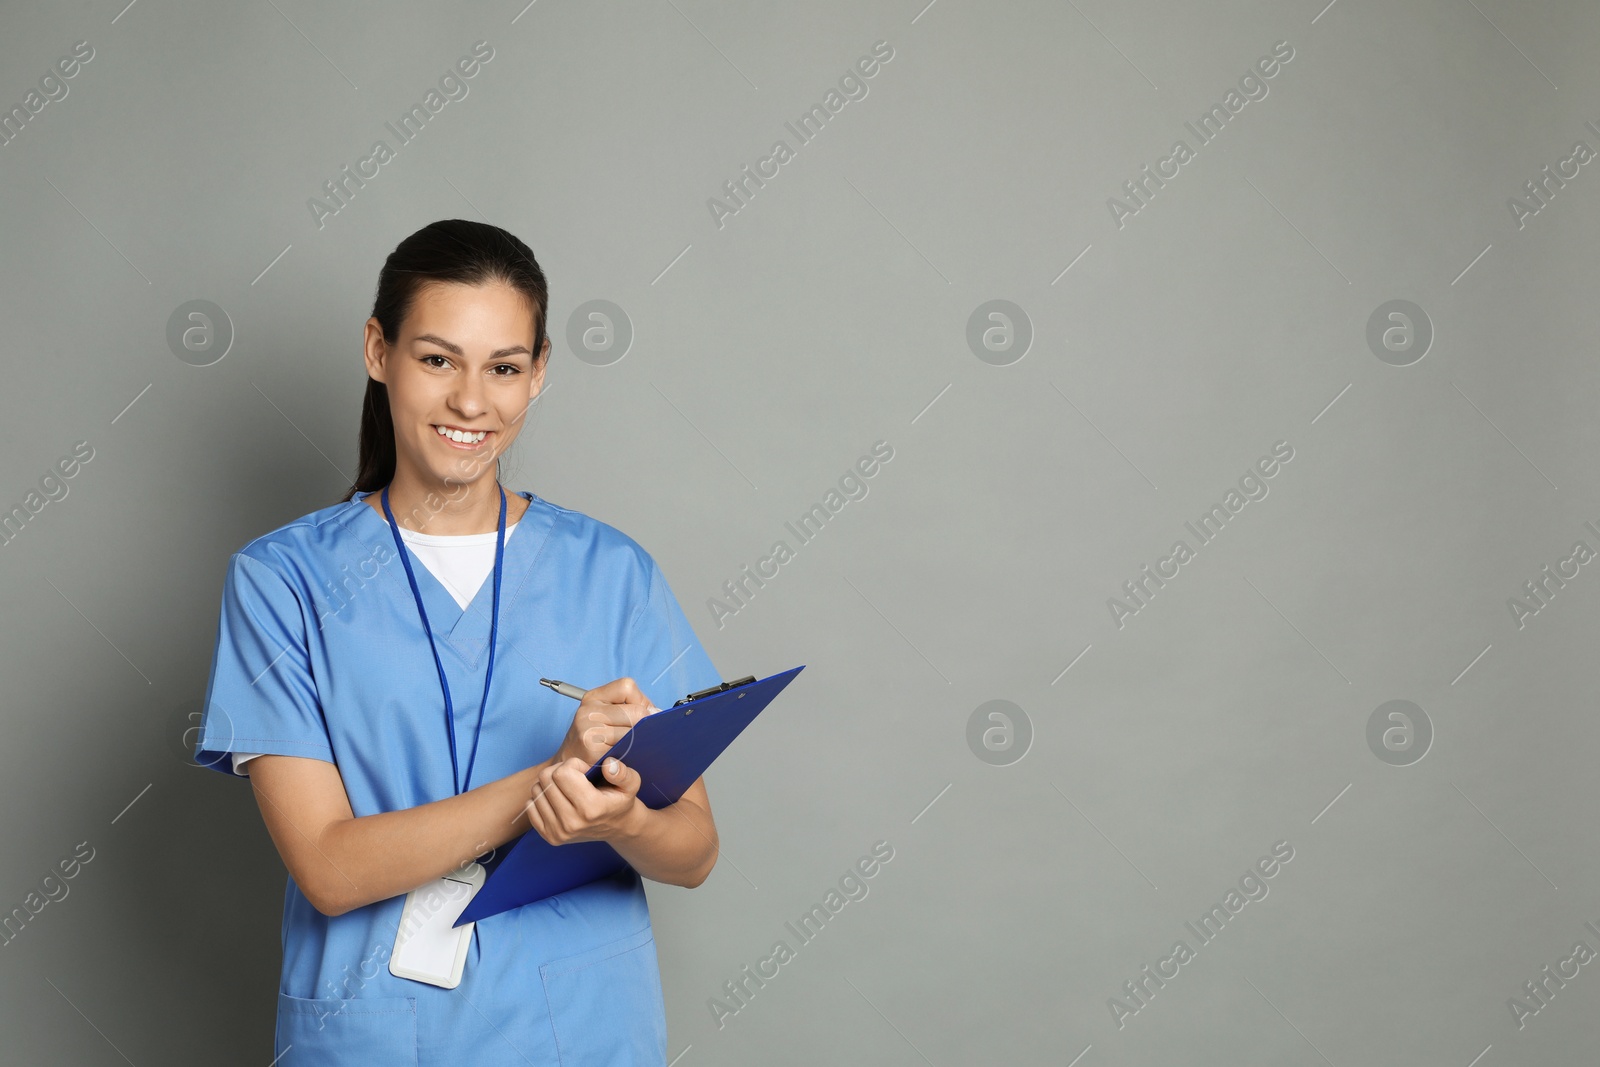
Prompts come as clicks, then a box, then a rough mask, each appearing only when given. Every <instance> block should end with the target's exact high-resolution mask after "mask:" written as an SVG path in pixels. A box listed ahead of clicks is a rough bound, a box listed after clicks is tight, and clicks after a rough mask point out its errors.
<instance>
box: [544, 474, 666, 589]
mask: <svg viewBox="0 0 1600 1067" xmlns="http://www.w3.org/2000/svg"><path fill="white" fill-rule="evenodd" d="M529 495H530V496H531V495H532V494H529ZM535 509H538V510H537V511H536V510H535ZM536 514H537V515H542V516H546V517H547V521H549V523H550V536H551V537H552V538H553V539H558V540H559V542H560V543H561V544H562V545H563V547H564V548H565V549H566V550H567V551H571V552H576V553H579V554H581V555H582V556H583V557H584V559H585V560H586V561H588V562H589V563H591V564H592V565H596V566H598V567H600V568H602V569H603V570H606V571H608V572H612V573H616V572H623V573H626V574H630V575H631V576H633V577H635V578H637V579H638V580H639V581H641V582H643V583H648V582H649V581H650V580H651V577H652V575H653V574H654V572H655V570H656V561H655V559H654V557H652V556H651V555H650V553H649V552H647V551H645V549H644V546H643V545H641V544H639V542H638V541H635V540H634V539H633V538H632V537H629V536H628V535H627V534H625V533H623V532H622V531H621V530H619V529H617V528H616V527H615V526H612V525H611V524H610V523H608V522H603V521H601V520H600V519H597V518H595V517H594V516H593V515H586V514H584V513H583V512H581V511H576V510H574V509H572V508H565V507H562V506H561V505H560V504H556V503H552V502H551V501H549V500H545V499H544V498H543V497H539V496H533V500H532V502H531V503H530V504H529V505H528V514H527V516H524V518H527V517H530V516H534V515H536Z"/></svg>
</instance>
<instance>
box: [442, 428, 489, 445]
mask: <svg viewBox="0 0 1600 1067" xmlns="http://www.w3.org/2000/svg"><path fill="white" fill-rule="evenodd" d="M434 429H435V430H437V431H439V436H440V437H448V438H450V440H452V441H454V442H456V443H457V444H462V445H471V444H477V443H478V442H479V441H481V440H483V439H484V438H485V437H486V436H488V431H487V430H479V431H478V432H477V433H467V432H466V431H465V430H451V429H448V428H447V427H444V426H435V427H434Z"/></svg>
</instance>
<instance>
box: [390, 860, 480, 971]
mask: <svg viewBox="0 0 1600 1067" xmlns="http://www.w3.org/2000/svg"><path fill="white" fill-rule="evenodd" d="M484 878H485V875H484V870H483V866H482V865H481V864H479V863H477V862H476V861H473V860H468V861H467V862H466V863H464V864H462V866H461V867H460V868H458V869H457V870H454V871H451V872H450V873H449V874H447V875H445V876H444V877H442V878H435V879H434V880H433V881H431V882H429V883H428V884H427V885H422V886H418V887H417V888H416V889H413V890H412V891H411V892H409V893H407V894H406V903H405V907H404V908H402V909H401V911H400V928H399V929H398V930H396V931H395V936H394V951H393V952H391V953H389V973H390V974H392V975H394V976H395V977H396V978H409V979H411V980H413V981H416V982H426V983H428V984H429V985H436V986H441V987H443V988H445V989H454V988H455V987H456V986H458V985H460V984H461V970H462V968H463V967H464V966H466V962H467V944H468V942H470V941H471V940H472V928H473V927H474V926H475V925H476V924H475V923H465V924H463V925H461V926H456V927H452V926H451V924H452V923H454V922H455V921H456V920H457V919H458V918H460V917H461V913H462V912H463V911H465V910H466V907H467V904H468V902H469V901H471V900H472V898H473V897H474V896H476V895H477V892H478V890H480V889H482V888H483V883H484Z"/></svg>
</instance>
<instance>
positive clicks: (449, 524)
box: [366, 471, 517, 536]
mask: <svg viewBox="0 0 1600 1067" xmlns="http://www.w3.org/2000/svg"><path fill="white" fill-rule="evenodd" d="M500 493H501V488H500V483H499V482H498V481H497V480H496V479H495V478H493V477H482V478H479V479H478V480H477V481H474V482H467V483H454V484H450V485H427V484H424V483H423V482H421V481H420V480H419V479H417V478H415V477H412V476H410V475H408V474H407V473H406V472H402V471H396V472H395V476H394V480H393V481H391V482H390V483H389V510H390V511H392V512H394V521H395V522H397V523H399V524H400V526H401V528H402V529H406V530H415V531H416V532H418V533H428V534H441V535H445V536H453V535H458V534H476V533H494V532H495V530H497V529H498V528H499V525H500ZM381 497H382V490H379V491H378V492H376V493H373V494H372V495H371V496H369V497H367V498H366V500H367V503H369V504H371V505H372V507H373V509H374V510H376V511H377V512H378V514H379V515H380V516H382V515H383V501H382V499H381ZM513 499H515V496H514V494H512V493H509V492H508V493H507V494H506V525H507V526H509V525H511V523H513V522H515V521H516V514H515V513H516V511H517V509H516V507H515V505H513V504H512V500H513ZM385 521H387V520H385Z"/></svg>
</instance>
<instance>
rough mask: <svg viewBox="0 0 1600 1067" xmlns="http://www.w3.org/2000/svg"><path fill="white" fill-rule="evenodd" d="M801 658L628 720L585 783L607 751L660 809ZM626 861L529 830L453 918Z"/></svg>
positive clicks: (515, 902) (557, 889) (565, 885)
mask: <svg viewBox="0 0 1600 1067" xmlns="http://www.w3.org/2000/svg"><path fill="white" fill-rule="evenodd" d="M803 670H805V664H803V663H802V664H801V665H800V666H798V667H794V668H792V669H790V670H787V671H784V672H782V673H781V674H774V675H772V676H771V677H768V678H762V679H760V680H758V681H754V682H746V683H745V684H744V685H738V686H734V687H733V688H731V689H724V690H722V691H720V692H716V693H712V694H710V695H709V696H702V697H699V698H697V699H694V700H689V701H687V702H685V701H681V700H680V701H679V702H678V703H677V704H675V705H673V706H672V707H670V708H665V709H663V710H661V711H658V712H656V713H655V714H654V715H647V716H645V717H644V718H643V719H640V720H639V721H638V722H637V723H635V724H634V726H633V729H631V730H629V731H628V732H627V733H626V734H624V735H623V736H622V738H621V739H620V740H619V741H618V742H617V743H616V744H614V745H612V746H611V749H610V750H609V751H608V752H607V753H606V754H605V755H604V756H601V757H600V759H598V760H596V761H595V763H594V765H593V766H592V767H590V768H589V771H588V777H589V780H590V781H591V782H594V783H595V784H597V785H598V784H599V783H600V781H601V780H602V779H601V777H600V775H601V771H600V764H601V763H603V762H605V760H606V759H608V758H610V757H612V756H615V757H616V758H618V759H620V760H622V762H624V763H626V764H627V765H628V766H629V767H631V768H633V769H634V770H636V771H638V772H639V777H640V779H641V780H640V782H639V799H640V800H641V801H643V802H644V805H645V806H646V807H648V808H652V809H660V808H664V807H666V806H667V805H669V804H672V803H675V802H676V801H677V800H678V798H679V797H681V796H683V792H684V790H686V789H688V788H689V787H690V786H691V785H693V784H694V783H695V780H696V779H697V778H699V777H700V776H701V775H702V774H704V773H705V772H706V768H708V767H710V766H711V764H712V761H714V760H715V759H716V758H717V757H718V756H720V755H721V754H722V751H723V749H725V748H727V747H728V745H730V744H732V742H733V739H734V738H735V737H738V736H739V734H740V733H741V732H742V731H743V730H744V728H745V727H746V726H749V725H750V723H751V722H752V721H754V720H755V717H756V716H757V715H759V714H761V712H762V711H763V710H764V709H765V708H766V706H767V705H768V704H770V703H772V700H773V698H774V697H776V696H777V695H778V694H779V693H781V692H783V689H784V687H785V686H787V685H788V684H789V683H790V682H791V681H793V680H794V676H795V675H797V674H799V673H800V672H801V671H803ZM627 866H628V862H627V861H626V860H624V859H623V858H622V856H621V855H620V854H619V853H618V852H617V850H616V849H614V848H612V847H611V846H610V845H609V844H607V843H606V842H604V841H573V842H570V843H569V844H565V845H552V844H551V843H550V842H548V841H546V840H545V839H544V838H542V837H540V836H539V833H538V831H536V830H529V831H528V832H527V833H525V834H523V835H522V836H521V837H519V838H517V840H516V841H515V842H513V843H512V845H511V847H510V849H509V850H508V851H506V853H505V854H504V856H502V857H501V859H500V860H499V862H498V863H496V864H495V865H494V870H492V871H491V872H490V874H489V877H488V880H487V881H485V882H484V885H483V888H482V889H480V890H478V892H477V895H475V896H474V897H473V898H472V900H471V901H470V902H469V903H468V904H467V906H466V909H465V910H464V911H462V913H461V917H460V918H459V919H457V920H456V922H455V924H454V925H456V926H460V925H462V924H463V923H469V922H476V921H477V920H479V919H486V918H488V917H489V916H491V915H498V914H500V913H501V912H503V911H509V910H510V909H512V908H516V907H520V906H521V905H523V904H530V903H532V902H533V901H536V900H543V899H544V898H546V897H553V896H555V895H556V894H557V893H565V892H566V891H567V890H569V889H576V888H577V887H578V886H580V885H584V884H586V883H589V882H592V881H594V880H596V879H597V878H604V877H606V876H607V875H610V874H615V873H617V872H618V871H621V870H623V869H624V868H626V867H627Z"/></svg>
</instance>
